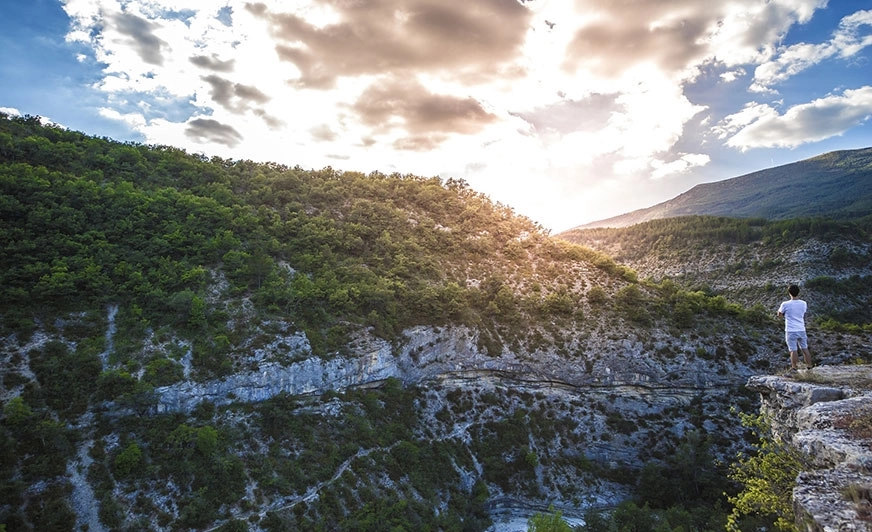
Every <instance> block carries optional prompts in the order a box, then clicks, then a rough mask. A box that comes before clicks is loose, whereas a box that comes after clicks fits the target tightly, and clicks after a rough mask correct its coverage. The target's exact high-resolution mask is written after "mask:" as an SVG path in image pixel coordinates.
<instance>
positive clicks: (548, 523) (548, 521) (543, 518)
mask: <svg viewBox="0 0 872 532" xmlns="http://www.w3.org/2000/svg"><path fill="white" fill-rule="evenodd" d="M527 532H572V527H570V526H569V523H567V522H566V521H564V520H563V512H561V511H555V510H554V506H553V505H552V506H549V507H548V512H547V513H540V512H536V513H535V514H533V516H532V517H531V518H530V519H528V520H527Z"/></svg>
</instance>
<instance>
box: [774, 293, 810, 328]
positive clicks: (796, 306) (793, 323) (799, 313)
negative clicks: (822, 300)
mask: <svg viewBox="0 0 872 532" xmlns="http://www.w3.org/2000/svg"><path fill="white" fill-rule="evenodd" d="M807 309H808V304H807V303H806V302H805V301H803V300H801V299H791V300H790V301H785V302H784V303H782V304H781V306H780V307H778V312H780V313H781V314H784V330H785V331H787V332H805V319H804V316H805V311H806V310H807Z"/></svg>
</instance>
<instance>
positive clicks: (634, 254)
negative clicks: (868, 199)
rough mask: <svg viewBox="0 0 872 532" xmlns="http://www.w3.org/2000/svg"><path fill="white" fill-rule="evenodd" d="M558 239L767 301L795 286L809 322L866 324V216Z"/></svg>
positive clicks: (871, 301) (749, 301)
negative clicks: (800, 291)
mask: <svg viewBox="0 0 872 532" xmlns="http://www.w3.org/2000/svg"><path fill="white" fill-rule="evenodd" d="M557 236H558V238H562V239H565V240H566V241H569V242H573V243H576V244H580V245H583V246H587V247H590V248H592V249H596V250H598V251H599V252H601V253H605V254H607V255H609V256H610V257H613V258H614V259H615V260H616V261H617V262H619V263H621V264H623V265H625V266H627V267H630V268H632V269H633V270H634V271H636V272H637V273H638V274H639V275H640V276H641V277H644V278H651V279H654V280H662V279H669V280H671V281H674V282H676V283H678V284H679V285H680V286H682V287H684V288H685V289H693V290H703V291H705V292H707V293H711V294H720V295H723V296H725V297H727V298H728V299H729V300H730V301H734V302H736V303H740V304H742V305H746V306H751V305H755V304H767V302H772V301H778V300H779V298H781V297H783V296H784V290H785V289H786V286H787V285H789V284H791V283H796V284H799V285H800V286H801V287H803V289H804V294H803V297H804V298H805V299H807V300H809V302H810V303H811V304H812V309H811V310H812V320H813V323H820V324H824V323H827V322H829V323H831V324H833V325H834V326H841V328H844V327H845V326H863V325H866V324H870V323H872V312H870V308H872V283H870V282H869V279H870V275H872V217H866V218H863V219H858V220H842V221H839V220H829V219H824V218H817V219H793V220H783V221H767V220H762V219H740V218H719V217H704V216H686V217H679V218H671V219H663V220H652V221H650V222H645V223H641V224H638V225H635V226H632V227H622V228H596V229H574V230H571V231H567V232H565V233H562V234H560V235H557Z"/></svg>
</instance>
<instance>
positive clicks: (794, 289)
mask: <svg viewBox="0 0 872 532" xmlns="http://www.w3.org/2000/svg"><path fill="white" fill-rule="evenodd" d="M787 293H788V294H790V295H791V296H793V297H796V296H798V295H799V287H798V286H796V285H795V284H792V285H790V286H788V287H787Z"/></svg>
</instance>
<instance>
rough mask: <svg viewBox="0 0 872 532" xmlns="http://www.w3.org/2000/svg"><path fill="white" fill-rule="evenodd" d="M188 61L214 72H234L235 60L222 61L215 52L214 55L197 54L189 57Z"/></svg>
mask: <svg viewBox="0 0 872 532" xmlns="http://www.w3.org/2000/svg"><path fill="white" fill-rule="evenodd" d="M188 61H190V62H191V63H193V64H194V65H196V66H198V67H200V68H205V69H206V70H211V71H213V72H233V65H234V60H233V59H228V60H227V61H221V60H220V59H218V58H217V57H216V56H215V54H212V57H206V56H205V55H195V56H194V57H191V58H189V59H188Z"/></svg>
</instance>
